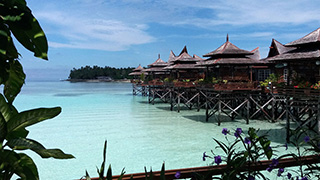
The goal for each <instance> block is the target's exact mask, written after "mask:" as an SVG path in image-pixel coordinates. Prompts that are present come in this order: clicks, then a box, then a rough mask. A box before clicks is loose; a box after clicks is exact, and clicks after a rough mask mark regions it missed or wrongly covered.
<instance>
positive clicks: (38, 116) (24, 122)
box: [7, 107, 61, 132]
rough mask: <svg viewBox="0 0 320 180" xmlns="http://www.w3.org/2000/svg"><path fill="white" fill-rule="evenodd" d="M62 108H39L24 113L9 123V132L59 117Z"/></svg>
mask: <svg viewBox="0 0 320 180" xmlns="http://www.w3.org/2000/svg"><path fill="white" fill-rule="evenodd" d="M60 112H61V108H60V107H55V108H38V109H32V110H28V111H23V112H21V113H19V114H17V115H15V116H14V117H12V118H11V119H10V120H9V121H8V125H7V126H8V132H11V131H14V130H18V129H21V128H25V127H27V126H30V125H33V124H36V123H38V122H41V121H44V120H46V119H51V118H54V117H56V116H57V115H59V114H60Z"/></svg>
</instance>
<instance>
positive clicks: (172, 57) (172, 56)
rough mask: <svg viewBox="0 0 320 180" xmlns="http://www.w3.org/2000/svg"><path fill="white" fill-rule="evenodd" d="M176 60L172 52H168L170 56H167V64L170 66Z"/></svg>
mask: <svg viewBox="0 0 320 180" xmlns="http://www.w3.org/2000/svg"><path fill="white" fill-rule="evenodd" d="M175 59H176V55H175V54H174V53H173V51H172V50H171V51H170V54H169V60H168V63H169V64H171V63H173V61H174V60H175Z"/></svg>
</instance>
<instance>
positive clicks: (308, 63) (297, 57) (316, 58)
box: [266, 28, 320, 86]
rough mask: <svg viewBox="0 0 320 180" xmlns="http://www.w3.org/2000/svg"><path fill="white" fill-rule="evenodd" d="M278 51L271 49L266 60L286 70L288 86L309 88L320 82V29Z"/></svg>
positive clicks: (281, 46)
mask: <svg viewBox="0 0 320 180" xmlns="http://www.w3.org/2000/svg"><path fill="white" fill-rule="evenodd" d="M277 45H278V47H279V48H278V49H277V50H278V51H279V50H280V51H281V52H280V53H278V54H277V53H276V52H275V50H273V49H270V52H269V55H270V54H271V55H270V57H268V58H267V59H266V60H267V61H269V62H273V63H275V67H280V68H283V69H284V77H285V80H286V83H287V85H294V86H299V85H300V86H303V84H304V85H305V86H309V85H311V84H314V83H316V82H318V81H319V80H320V28H318V29H317V30H315V31H313V32H311V33H309V34H307V35H306V36H304V37H302V38H300V39H297V40H295V41H292V42H290V43H287V44H285V45H280V43H277Z"/></svg>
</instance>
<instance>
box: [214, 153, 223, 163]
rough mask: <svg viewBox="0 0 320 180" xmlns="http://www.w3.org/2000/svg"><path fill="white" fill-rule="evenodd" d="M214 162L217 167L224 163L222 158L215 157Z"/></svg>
mask: <svg viewBox="0 0 320 180" xmlns="http://www.w3.org/2000/svg"><path fill="white" fill-rule="evenodd" d="M214 162H215V163H216V164H217V165H219V164H220V163H221V162H222V160H221V156H219V155H218V156H215V157H214Z"/></svg>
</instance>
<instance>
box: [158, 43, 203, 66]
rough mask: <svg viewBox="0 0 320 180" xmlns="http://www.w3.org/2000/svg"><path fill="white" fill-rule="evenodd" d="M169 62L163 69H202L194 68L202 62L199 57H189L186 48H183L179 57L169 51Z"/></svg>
mask: <svg viewBox="0 0 320 180" xmlns="http://www.w3.org/2000/svg"><path fill="white" fill-rule="evenodd" d="M170 55H171V58H172V59H171V60H170V63H169V66H167V67H165V68H164V69H167V70H173V69H202V67H198V66H195V65H196V64H197V63H198V62H200V61H203V60H204V59H202V58H201V57H199V56H197V55H195V54H194V55H193V56H190V55H189V54H188V50H187V47H186V46H184V48H183V49H182V51H181V52H180V54H179V56H175V55H174V54H173V52H172V51H171V53H170ZM169 59H170V57H169Z"/></svg>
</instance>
